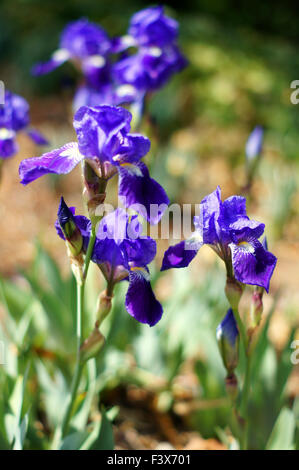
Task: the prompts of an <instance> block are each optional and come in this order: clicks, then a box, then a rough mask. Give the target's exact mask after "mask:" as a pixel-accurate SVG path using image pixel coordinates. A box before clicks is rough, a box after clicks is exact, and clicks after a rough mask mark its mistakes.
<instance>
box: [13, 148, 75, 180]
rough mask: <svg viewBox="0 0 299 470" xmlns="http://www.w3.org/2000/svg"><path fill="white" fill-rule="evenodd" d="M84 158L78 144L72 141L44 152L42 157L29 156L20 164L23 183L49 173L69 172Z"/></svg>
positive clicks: (60, 173)
mask: <svg viewBox="0 0 299 470" xmlns="http://www.w3.org/2000/svg"><path fill="white" fill-rule="evenodd" d="M82 159H83V155H81V154H80V152H79V150H78V144H77V143H75V142H71V143H69V144H65V145H64V146H63V147H61V148H59V149H55V150H52V151H51V152H48V153H44V154H43V155H42V156H41V157H34V158H27V159H26V160H23V161H22V162H21V164H20V168H19V175H20V178H21V183H22V184H24V185H25V184H28V183H31V182H32V181H34V180H36V179H37V178H40V177H41V176H43V175H46V174H48V173H55V174H57V175H62V174H67V173H69V172H70V171H72V170H73V169H74V168H75V166H76V165H78V163H79V162H80V161H81V160H82Z"/></svg>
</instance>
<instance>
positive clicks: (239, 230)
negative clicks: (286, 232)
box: [230, 217, 265, 243]
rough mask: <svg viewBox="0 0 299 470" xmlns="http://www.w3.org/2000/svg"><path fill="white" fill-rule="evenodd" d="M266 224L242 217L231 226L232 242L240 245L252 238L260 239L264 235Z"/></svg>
mask: <svg viewBox="0 0 299 470" xmlns="http://www.w3.org/2000/svg"><path fill="white" fill-rule="evenodd" d="M264 230H265V224H263V223H261V222H257V221H256V220H250V219H248V217H241V218H239V219H238V220H237V221H236V222H234V223H233V224H231V225H230V234H231V237H232V241H233V242H235V243H239V242H242V241H246V240H250V239H252V238H260V236H261V235H262V234H263V233H264Z"/></svg>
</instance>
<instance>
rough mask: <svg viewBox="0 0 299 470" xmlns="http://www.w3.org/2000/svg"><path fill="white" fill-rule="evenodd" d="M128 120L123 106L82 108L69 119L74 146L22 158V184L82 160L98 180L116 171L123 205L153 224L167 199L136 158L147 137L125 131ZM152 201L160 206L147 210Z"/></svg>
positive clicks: (61, 171) (147, 145) (145, 147)
mask: <svg viewBox="0 0 299 470" xmlns="http://www.w3.org/2000/svg"><path fill="white" fill-rule="evenodd" d="M131 119H132V115H131V113H130V112H129V111H127V110H126V109H124V108H120V107H113V106H105V105H103V106H98V107H94V108H90V107H86V106H83V107H82V108H80V109H79V110H78V111H77V113H76V114H75V117H74V128H75V130H76V133H77V138H78V144H77V143H75V142H71V143H68V144H66V145H64V146H63V147H61V148H59V149H55V150H52V151H51V152H49V153H46V154H44V155H42V156H41V157H37V158H29V159H26V160H23V161H22V162H21V164H20V169H19V173H20V178H21V182H22V183H23V184H28V183H30V182H32V181H34V180H35V179H37V178H39V177H41V176H43V175H45V174H47V173H55V174H66V173H69V172H70V171H71V170H73V169H74V168H75V167H76V165H77V164H78V163H79V162H80V161H82V160H83V159H86V160H87V161H89V162H90V164H91V165H92V167H93V168H96V171H97V172H98V173H99V174H100V175H101V177H103V178H108V177H111V176H112V175H113V174H115V173H118V174H119V195H120V197H121V198H122V199H123V202H124V204H125V205H126V207H128V206H130V205H132V204H134V205H135V206H134V208H135V209H136V210H137V211H138V210H139V212H140V213H141V214H142V215H143V216H145V217H146V218H147V220H148V221H149V222H150V223H153V224H156V223H158V222H159V220H160V218H161V217H162V215H163V212H164V211H165V209H166V207H167V205H168V204H169V200H168V197H167V195H166V193H165V191H164V189H163V188H162V186H160V185H159V184H158V183H157V182H156V181H155V180H153V179H152V178H151V177H150V175H149V172H148V169H147V167H146V166H145V164H144V163H142V162H141V161H140V160H141V159H142V157H144V156H145V155H146V154H147V153H148V151H149V149H150V141H149V139H147V138H146V137H144V136H143V135H141V134H131V133H130V127H131V124H130V123H131ZM151 204H157V205H159V206H160V205H161V206H162V207H163V209H162V210H160V211H158V212H157V213H154V214H152V211H151V210H150V205H151ZM137 205H140V209H138V206H137ZM144 208H145V211H146V213H145V214H144Z"/></svg>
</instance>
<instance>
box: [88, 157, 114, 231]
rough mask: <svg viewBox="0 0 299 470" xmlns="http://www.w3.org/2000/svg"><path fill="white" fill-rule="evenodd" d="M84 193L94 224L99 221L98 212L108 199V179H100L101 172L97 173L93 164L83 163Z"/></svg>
mask: <svg viewBox="0 0 299 470" xmlns="http://www.w3.org/2000/svg"><path fill="white" fill-rule="evenodd" d="M83 178H84V191H83V196H84V199H85V201H86V204H87V208H88V214H89V218H90V220H91V222H92V224H93V226H95V225H96V223H97V222H98V221H99V219H100V218H99V217H97V214H96V211H97V208H98V206H99V205H101V204H103V202H104V201H105V198H106V192H105V191H106V186H107V181H108V180H107V179H106V178H105V177H100V175H99V171H98V172H97V173H96V172H95V168H93V167H92V166H91V162H90V163H88V162H87V161H86V160H84V162H83Z"/></svg>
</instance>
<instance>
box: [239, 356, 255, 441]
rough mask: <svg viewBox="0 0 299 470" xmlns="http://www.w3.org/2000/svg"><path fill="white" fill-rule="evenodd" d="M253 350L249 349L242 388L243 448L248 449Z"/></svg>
mask: <svg viewBox="0 0 299 470" xmlns="http://www.w3.org/2000/svg"><path fill="white" fill-rule="evenodd" d="M251 352H252V351H247V354H246V359H247V360H246V371H245V379H244V385H243V390H242V400H241V414H242V417H243V418H244V420H245V423H244V432H243V440H242V450H246V449H247V446H248V429H249V423H248V419H249V413H248V401H249V393H250V381H251V358H252V355H251Z"/></svg>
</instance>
